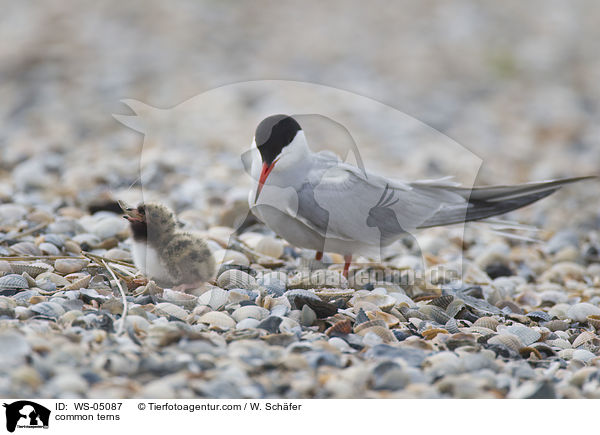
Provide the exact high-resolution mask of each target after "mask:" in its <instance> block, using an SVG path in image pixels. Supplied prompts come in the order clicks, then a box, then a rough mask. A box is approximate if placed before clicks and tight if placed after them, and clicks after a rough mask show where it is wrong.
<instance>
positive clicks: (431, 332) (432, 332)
mask: <svg viewBox="0 0 600 435" xmlns="http://www.w3.org/2000/svg"><path fill="white" fill-rule="evenodd" d="M438 334H448V331H446V330H445V329H441V328H430V329H426V330H425V331H423V332H422V333H421V335H422V336H423V338H424V339H425V340H431V339H433V338H435V337H436V336H437V335H438Z"/></svg>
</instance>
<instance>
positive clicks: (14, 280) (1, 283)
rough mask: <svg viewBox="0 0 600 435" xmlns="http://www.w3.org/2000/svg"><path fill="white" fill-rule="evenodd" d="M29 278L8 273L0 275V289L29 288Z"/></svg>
mask: <svg viewBox="0 0 600 435" xmlns="http://www.w3.org/2000/svg"><path fill="white" fill-rule="evenodd" d="M28 288H29V284H28V283H27V279H25V278H23V277H22V276H21V275H17V274H12V273H11V274H8V275H4V276H2V277H0V291H4V290H22V289H28Z"/></svg>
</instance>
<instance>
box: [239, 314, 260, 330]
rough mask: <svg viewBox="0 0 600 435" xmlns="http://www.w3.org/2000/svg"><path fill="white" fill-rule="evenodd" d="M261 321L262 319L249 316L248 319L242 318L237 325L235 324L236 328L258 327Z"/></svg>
mask: <svg viewBox="0 0 600 435" xmlns="http://www.w3.org/2000/svg"><path fill="white" fill-rule="evenodd" d="M259 323H260V320H258V319H253V318H251V317H248V318H247V319H242V320H240V321H239V322H238V323H237V325H235V329H252V328H256V327H258V324H259Z"/></svg>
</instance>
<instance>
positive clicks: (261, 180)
mask: <svg viewBox="0 0 600 435" xmlns="http://www.w3.org/2000/svg"><path fill="white" fill-rule="evenodd" d="M277 160H278V159H276V160H274V161H273V163H271V164H270V165H269V164H268V163H263V166H262V170H261V171H260V178H259V179H258V187H257V188H256V197H255V198H254V203H256V201H258V196H259V195H260V192H261V191H262V188H263V186H264V185H265V182H266V181H267V177H268V176H269V174H270V173H271V171H272V170H273V168H274V167H275V163H277Z"/></svg>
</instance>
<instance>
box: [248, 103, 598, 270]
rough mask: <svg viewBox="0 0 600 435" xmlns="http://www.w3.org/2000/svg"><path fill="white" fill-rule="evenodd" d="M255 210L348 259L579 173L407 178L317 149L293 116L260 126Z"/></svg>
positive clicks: (541, 191) (519, 203) (524, 197)
mask: <svg viewBox="0 0 600 435" xmlns="http://www.w3.org/2000/svg"><path fill="white" fill-rule="evenodd" d="M251 159H252V160H251V164H250V174H251V176H252V178H253V179H254V184H253V187H252V189H251V191H250V195H249V198H248V201H249V206H250V209H251V210H252V212H253V213H254V214H255V215H256V216H257V217H258V218H259V219H260V220H262V221H263V222H264V223H265V224H266V226H267V227H269V228H270V229H271V230H273V231H274V232H275V233H276V234H278V235H279V236H280V237H282V238H284V239H285V240H287V241H288V242H289V243H291V244H292V245H295V246H298V247H300V248H306V249H312V250H315V251H317V253H316V259H317V260H320V259H321V258H322V255H323V252H324V251H327V252H337V253H339V254H342V255H343V256H344V261H345V264H344V270H343V274H344V275H345V276H347V274H348V268H349V266H350V263H351V261H352V256H353V255H355V254H359V253H360V254H363V255H367V256H368V255H374V254H379V252H380V250H381V249H382V248H385V247H387V246H389V245H390V244H392V243H393V242H394V241H396V240H398V239H400V238H401V237H403V236H404V235H405V234H406V233H407V232H412V231H414V230H418V229H422V228H429V227H435V226H441V225H451V224H458V223H462V222H469V221H476V220H481V219H486V218H489V217H492V216H496V215H500V214H503V213H507V212H509V211H512V210H515V209H518V208H521V207H524V206H526V205H528V204H531V203H533V202H535V201H538V200H540V199H542V198H544V197H546V196H548V195H550V194H552V193H553V192H556V191H557V190H558V189H560V188H561V187H562V186H564V185H565V184H569V183H573V182H576V181H580V180H584V179H589V178H595V177H594V176H591V177H577V178H564V179H556V180H549V181H541V182H533V183H526V184H518V185H498V186H483V187H474V188H469V187H463V186H460V185H458V184H457V183H454V182H452V181H450V180H449V179H448V178H443V179H439V180H421V181H412V182H405V181H399V180H395V179H389V178H386V177H384V176H381V175H378V174H374V173H371V172H367V171H365V170H362V169H360V168H358V167H356V166H353V165H351V164H348V163H345V162H343V161H341V160H340V159H339V158H338V157H336V156H335V155H333V154H332V153H330V152H313V151H311V150H310V148H309V147H308V144H307V141H306V137H305V135H304V131H303V130H302V127H301V126H300V124H299V123H298V121H297V120H296V119H294V118H293V117H292V116H288V115H273V116H269V117H267V118H265V119H264V120H263V121H261V122H260V123H259V124H258V127H257V128H256V132H255V135H254V140H253V143H252V148H251Z"/></svg>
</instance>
